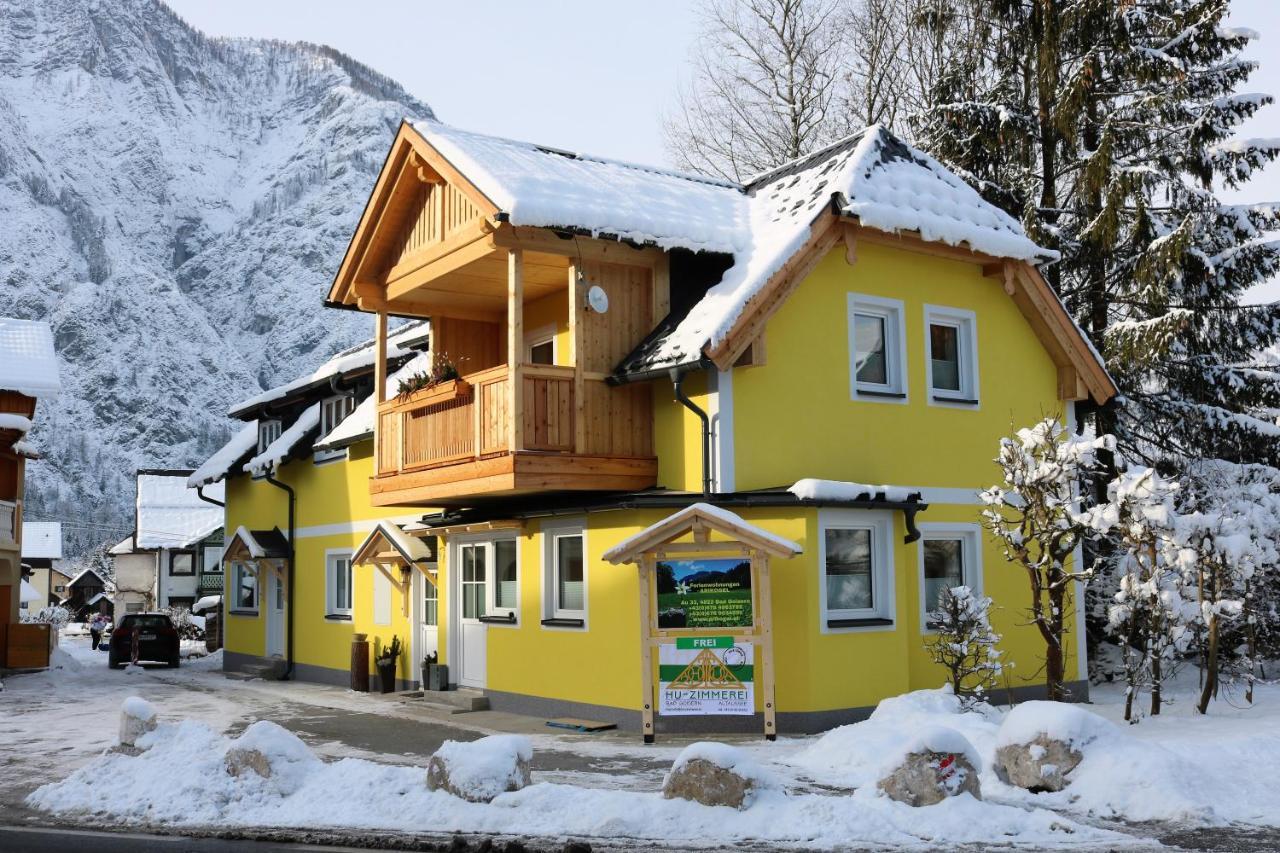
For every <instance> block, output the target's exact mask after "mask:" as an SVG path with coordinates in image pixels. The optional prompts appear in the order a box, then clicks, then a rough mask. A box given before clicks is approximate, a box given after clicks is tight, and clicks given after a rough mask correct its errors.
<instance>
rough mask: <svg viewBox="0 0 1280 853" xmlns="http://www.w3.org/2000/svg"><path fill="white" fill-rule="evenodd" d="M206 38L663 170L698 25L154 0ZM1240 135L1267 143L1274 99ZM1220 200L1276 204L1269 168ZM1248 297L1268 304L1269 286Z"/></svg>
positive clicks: (1261, 80)
mask: <svg viewBox="0 0 1280 853" xmlns="http://www.w3.org/2000/svg"><path fill="white" fill-rule="evenodd" d="M167 2H168V3H169V5H170V6H171V7H172V8H173V9H174V10H175V11H176V12H177V13H178V14H179V15H181V16H182V17H183V18H185V19H186V20H187V22H188V23H190V24H192V25H194V26H196V27H197V28H199V29H201V30H204V31H205V32H206V33H208V34H209V35H217V36H250V37H256V38H275V39H282V40H285V41H310V42H316V43H318V44H326V45H329V46H331V47H335V48H337V49H338V50H341V51H342V52H344V53H346V54H349V55H350V56H352V57H354V58H355V59H357V60H359V61H361V62H363V63H365V64H366V65H370V66H372V67H373V68H375V69H376V70H378V71H380V72H382V73H383V74H386V75H387V76H389V77H391V78H393V79H395V80H397V81H399V82H400V84H401V85H403V86H404V87H405V88H406V89H407V90H408V91H409V92H411V93H412V94H414V95H416V96H417V97H418V98H420V99H422V100H424V101H426V102H427V103H428V104H430V105H431V107H432V109H434V110H435V111H436V115H437V116H438V117H439V118H440V119H441V120H442V121H446V122H448V123H450V124H454V125H457V126H459V127H464V128H467V129H468V130H476V131H480V132H483V133H492V134H498V135H502V136H509V137H514V138H516V139H524V140H528V141H530V142H537V143H540V144H543V145H550V146H554V147H557V148H565V149H570V150H576V151H585V152H589V153H592V154H599V155H603V156H609V157H616V158H619V159H623V160H634V161H638V162H642V163H654V164H667V165H669V157H668V156H667V152H666V149H665V147H664V145H663V139H662V119H663V116H664V115H665V114H667V113H669V112H670V111H671V110H672V108H673V107H674V105H675V100H676V94H677V92H678V89H679V86H680V84H681V81H682V80H685V79H687V75H688V59H689V56H690V55H691V53H692V51H693V49H694V45H695V41H696V37H697V31H698V28H699V19H698V16H697V14H696V11H695V9H696V4H695V3H694V2H693V0H646V2H645V3H644V4H641V5H633V4H622V3H617V2H608V0H594V2H585V1H584V0H538V2H530V0H483V2H457V0H451V2H447V3H445V2H440V0H416V2H410V0H363V2H360V3H354V2H352V0H167ZM1230 22H1231V23H1232V24H1236V25H1239V26H1248V27H1251V28H1253V29H1255V30H1257V31H1258V32H1259V33H1260V34H1261V39H1259V40H1258V41H1256V42H1254V43H1253V44H1252V45H1251V47H1250V49H1249V50H1248V51H1247V54H1246V55H1248V56H1250V57H1251V58H1255V59H1257V60H1258V61H1259V62H1261V67H1260V68H1259V69H1258V71H1257V72H1255V74H1254V76H1253V77H1252V78H1251V79H1250V80H1249V82H1248V84H1247V86H1246V89H1247V90H1248V91H1253V92H1268V93H1273V94H1278V95H1280V0H1232V12H1231V20H1230ZM1240 132H1241V135H1243V136H1251V137H1280V104H1276V105H1273V106H1270V107H1267V108H1264V109H1263V110H1261V111H1260V112H1259V114H1258V115H1257V116H1256V117H1255V118H1254V119H1253V120H1252V121H1251V122H1249V123H1248V124H1247V125H1245V126H1244V127H1242V128H1241V131H1240ZM1227 197H1228V198H1229V199H1230V200H1232V201H1268V202H1269V201H1280V163H1278V164H1276V165H1274V166H1272V167H1271V168H1270V169H1268V170H1267V171H1266V172H1264V173H1263V174H1262V175H1261V176H1260V177H1258V178H1255V179H1254V180H1253V181H1252V182H1251V183H1250V185H1249V186H1248V187H1246V188H1245V189H1244V190H1242V191H1240V192H1234V193H1227ZM1249 298H1250V301H1255V300H1256V301H1263V300H1265V301H1271V300H1276V299H1280V280H1276V281H1272V282H1268V283H1267V284H1264V285H1261V286H1260V287H1259V288H1258V289H1257V290H1256V291H1254V292H1253V293H1251V294H1250V295H1249Z"/></svg>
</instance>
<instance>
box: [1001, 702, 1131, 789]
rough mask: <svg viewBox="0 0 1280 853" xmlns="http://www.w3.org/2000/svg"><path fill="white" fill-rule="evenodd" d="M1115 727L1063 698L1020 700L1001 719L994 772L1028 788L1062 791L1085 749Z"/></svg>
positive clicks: (1010, 782)
mask: <svg viewBox="0 0 1280 853" xmlns="http://www.w3.org/2000/svg"><path fill="white" fill-rule="evenodd" d="M1113 728H1114V727H1113V726H1112V725H1111V724H1110V723H1108V722H1107V721H1106V720H1104V719H1102V718H1101V717H1099V716H1098V715H1096V714H1091V713H1089V712H1088V711H1086V710H1084V709H1083V708H1080V707H1078V706H1075V705H1067V704H1064V703H1062V702H1024V703H1022V704H1021V705H1018V706H1017V707H1016V708H1014V709H1013V710H1012V711H1010V712H1009V713H1008V715H1007V716H1006V717H1005V718H1004V722H1003V723H1001V724H1000V731H999V733H998V734H997V735H996V760H995V770H996V775H997V776H999V777H1000V780H1001V781H1002V782H1006V783H1007V784H1010V785H1015V786H1017V787H1019V788H1025V789H1027V790H1028V791H1032V792H1040V791H1061V790H1062V789H1063V788H1065V787H1066V786H1067V785H1068V784H1069V783H1070V781H1071V780H1070V779H1068V778H1067V776H1068V775H1069V774H1070V773H1071V771H1072V770H1075V769H1076V767H1077V766H1079V764H1080V762H1081V761H1082V760H1084V748H1085V747H1086V746H1087V745H1088V744H1090V743H1092V742H1094V741H1095V740H1097V739H1099V738H1104V737H1107V736H1108V735H1109V734H1110V733H1111V732H1112V730H1113Z"/></svg>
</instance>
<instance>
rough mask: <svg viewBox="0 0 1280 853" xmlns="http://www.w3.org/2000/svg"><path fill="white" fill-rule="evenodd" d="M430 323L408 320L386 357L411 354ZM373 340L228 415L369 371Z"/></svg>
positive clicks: (389, 337)
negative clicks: (347, 375)
mask: <svg viewBox="0 0 1280 853" xmlns="http://www.w3.org/2000/svg"><path fill="white" fill-rule="evenodd" d="M427 323H428V321H426V320H416V321H414V322H411V323H406V324H405V325H403V326H401V327H400V328H398V329H396V330H395V331H393V332H391V333H390V334H388V335H387V358H389V359H397V358H404V357H406V356H408V355H410V354H412V351H411V350H409V349H408V348H407V347H408V346H409V345H410V344H415V345H416V344H417V343H419V342H420V341H421V340H422V337H423V332H424V330H425V329H426V328H427ZM373 343H374V342H373V341H365V342H364V343H361V344H357V345H356V346H353V347H350V348H348V349H345V350H343V351H342V352H339V353H337V354H335V355H333V356H332V357H331V358H329V360H328V361H326V362H325V363H324V364H322V365H320V366H319V367H317V368H316V369H315V370H313V371H311V372H310V373H307V374H304V375H302V376H299V377H298V378H297V379H294V380H293V381H292V382H286V383H285V384H283V385H277V386H276V387H275V388H268V389H267V390H266V391H263V392H262V393H261V394H257V395H255V396H253V397H250V398H248V399H246V400H241V401H240V402H239V403H236V404H235V405H234V406H232V407H231V409H230V411H229V414H230V415H231V416H232V417H240V416H242V415H244V414H246V413H248V412H250V411H252V410H253V409H256V408H258V407H259V406H262V405H263V404H265V403H270V402H274V401H276V400H283V399H285V398H286V397H288V396H290V395H291V394H297V393H300V392H303V391H306V390H307V389H309V388H313V387H315V386H320V385H325V384H327V383H328V382H329V380H330V379H331V378H333V377H337V376H343V375H346V374H349V373H355V372H357V371H361V370H367V369H369V368H370V367H372V366H373V362H374V358H373V355H374V349H373Z"/></svg>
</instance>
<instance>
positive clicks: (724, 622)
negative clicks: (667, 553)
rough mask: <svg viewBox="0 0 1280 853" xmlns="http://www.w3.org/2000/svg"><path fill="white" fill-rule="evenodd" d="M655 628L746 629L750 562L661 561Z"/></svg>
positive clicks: (750, 618) (735, 559) (748, 624)
mask: <svg viewBox="0 0 1280 853" xmlns="http://www.w3.org/2000/svg"><path fill="white" fill-rule="evenodd" d="M657 586H658V628H659V630H669V629H673V628H749V627H751V625H752V623H753V621H754V620H753V611H752V599H751V561H750V560H744V559H741V558H738V557H730V558H724V557H720V558H714V559H692V560H661V561H659V562H658V564H657Z"/></svg>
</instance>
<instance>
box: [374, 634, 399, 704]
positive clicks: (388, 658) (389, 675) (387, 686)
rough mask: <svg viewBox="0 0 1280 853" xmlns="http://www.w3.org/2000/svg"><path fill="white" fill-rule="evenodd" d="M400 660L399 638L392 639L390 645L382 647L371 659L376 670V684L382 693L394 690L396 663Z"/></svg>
mask: <svg viewBox="0 0 1280 853" xmlns="http://www.w3.org/2000/svg"><path fill="white" fill-rule="evenodd" d="M399 659H400V638H399V637H392V638H391V643H390V645H386V646H383V647H382V651H380V652H378V653H377V654H376V655H375V656H374V658H373V664H374V666H376V667H377V668H378V683H379V684H380V685H381V686H382V692H383V693H391V692H393V691H394V690H395V689H396V661H397V660H399Z"/></svg>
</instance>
